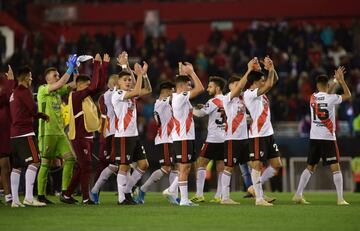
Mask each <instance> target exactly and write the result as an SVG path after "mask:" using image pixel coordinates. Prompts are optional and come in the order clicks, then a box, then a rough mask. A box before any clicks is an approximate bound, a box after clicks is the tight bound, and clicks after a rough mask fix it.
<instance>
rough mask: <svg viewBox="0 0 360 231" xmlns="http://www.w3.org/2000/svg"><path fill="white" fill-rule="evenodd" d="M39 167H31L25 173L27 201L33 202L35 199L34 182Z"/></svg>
mask: <svg viewBox="0 0 360 231" xmlns="http://www.w3.org/2000/svg"><path fill="white" fill-rule="evenodd" d="M36 173H37V167H35V166H34V165H29V166H28V167H27V169H26V172H25V200H28V201H32V200H33V199H34V194H33V192H34V182H35V178H36Z"/></svg>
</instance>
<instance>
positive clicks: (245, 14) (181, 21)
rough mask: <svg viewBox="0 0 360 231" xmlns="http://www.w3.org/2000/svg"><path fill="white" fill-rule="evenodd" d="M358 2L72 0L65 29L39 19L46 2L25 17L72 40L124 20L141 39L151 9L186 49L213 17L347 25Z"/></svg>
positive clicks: (119, 26)
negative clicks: (83, 0) (73, 9)
mask: <svg viewBox="0 0 360 231" xmlns="http://www.w3.org/2000/svg"><path fill="white" fill-rule="evenodd" d="M294 2H296V4H294ZM359 5H360V4H359V3H358V1H356V0H343V1H341V3H340V2H339V1H333V0H302V1H289V0H268V1H264V0H242V1H239V2H235V1H234V2H225V3H219V2H215V3H179V2H176V3H171V2H170V3H151V2H150V3H149V2H146V3H141V4H140V3H124V4H120V3H107V4H77V5H76V6H77V7H78V16H79V17H78V19H77V20H76V21H74V22H72V23H70V24H69V25H68V26H66V27H65V29H64V28H62V29H59V26H58V25H57V26H56V27H54V24H46V23H44V22H43V17H42V15H43V14H42V11H43V10H44V9H45V7H46V6H30V7H29V13H28V15H29V16H30V22H32V23H33V24H36V25H42V26H43V27H44V28H47V29H48V30H50V31H52V32H53V33H55V34H57V35H58V34H60V33H64V34H65V36H66V38H67V39H68V40H74V39H77V37H78V35H79V32H80V31H84V30H85V31H88V32H89V33H90V34H93V33H96V32H98V31H101V32H105V33H106V32H107V31H109V30H113V29H115V30H116V32H117V33H118V34H122V33H123V32H124V31H125V30H126V25H128V24H129V23H130V24H131V25H133V28H134V31H135V35H136V37H137V39H138V40H142V39H143V36H142V31H143V28H142V23H143V19H144V11H145V10H152V9H156V10H158V11H159V13H160V18H161V21H162V22H163V23H165V24H166V35H167V36H168V37H170V38H174V37H176V36H177V35H178V34H179V33H182V34H183V35H184V36H185V38H186V39H187V41H188V45H189V47H195V46H197V45H198V44H201V43H203V42H204V41H206V40H207V38H208V34H209V33H210V31H211V28H210V23H211V22H212V21H215V20H228V21H232V22H233V23H234V27H235V28H244V27H245V26H246V25H247V24H248V23H249V22H251V21H252V20H254V19H262V20H268V21H271V20H278V19H288V20H291V21H293V22H296V21H303V20H304V19H306V20H307V21H309V20H315V21H317V22H321V23H328V22H330V23H334V22H336V23H337V22H339V21H344V22H346V23H348V22H350V21H351V20H352V19H353V18H359V16H360V11H359V10H358V9H359V7H358V6H359Z"/></svg>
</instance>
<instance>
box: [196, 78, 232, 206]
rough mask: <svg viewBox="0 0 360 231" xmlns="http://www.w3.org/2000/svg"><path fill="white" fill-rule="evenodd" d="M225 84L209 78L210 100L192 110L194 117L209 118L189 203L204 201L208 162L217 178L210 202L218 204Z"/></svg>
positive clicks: (222, 157)
mask: <svg viewBox="0 0 360 231" xmlns="http://www.w3.org/2000/svg"><path fill="white" fill-rule="evenodd" d="M225 82H226V81H225V80H224V79H223V78H220V77H217V76H211V77H210V78H209V84H208V87H207V92H208V94H209V95H210V96H211V99H209V100H208V101H207V102H206V104H205V105H202V104H200V105H198V109H195V110H194V116H196V117H204V116H206V115H208V116H209V119H208V129H207V130H208V133H207V137H206V141H205V143H204V144H203V146H202V148H201V150H200V154H199V157H198V158H197V160H196V167H197V173H196V194H195V196H193V197H192V198H191V201H192V202H195V203H196V202H204V201H205V198H204V184H205V176H206V166H207V164H208V163H209V161H210V160H214V161H215V162H216V172H217V177H218V179H217V180H218V181H217V182H218V184H217V191H216V194H215V198H214V199H212V200H211V201H210V202H220V199H219V198H220V197H221V174H222V171H223V170H224V138H225V126H226V115H225V110H224V105H223V97H224V95H223V90H224V87H225Z"/></svg>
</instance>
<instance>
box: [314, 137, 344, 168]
mask: <svg viewBox="0 0 360 231" xmlns="http://www.w3.org/2000/svg"><path fill="white" fill-rule="evenodd" d="M320 158H322V160H323V164H324V165H330V164H336V163H339V161H340V153H339V148H338V145H337V142H336V140H310V152H309V155H308V159H307V163H308V164H309V165H316V164H318V163H319V161H320Z"/></svg>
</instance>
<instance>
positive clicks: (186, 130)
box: [172, 91, 195, 141]
mask: <svg viewBox="0 0 360 231" xmlns="http://www.w3.org/2000/svg"><path fill="white" fill-rule="evenodd" d="M172 108H173V115H174V125H175V129H174V130H173V133H172V138H173V140H174V141H179V140H194V139H195V128H194V120H193V107H192V105H191V103H190V91H187V92H186V91H185V92H181V93H173V94H172Z"/></svg>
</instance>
